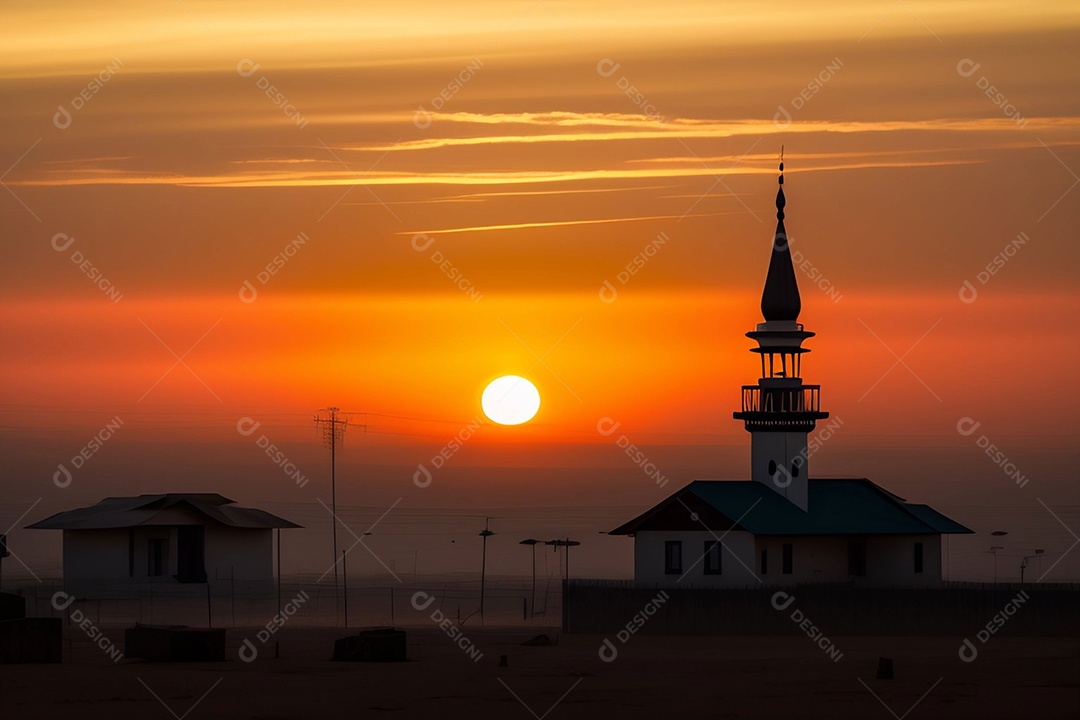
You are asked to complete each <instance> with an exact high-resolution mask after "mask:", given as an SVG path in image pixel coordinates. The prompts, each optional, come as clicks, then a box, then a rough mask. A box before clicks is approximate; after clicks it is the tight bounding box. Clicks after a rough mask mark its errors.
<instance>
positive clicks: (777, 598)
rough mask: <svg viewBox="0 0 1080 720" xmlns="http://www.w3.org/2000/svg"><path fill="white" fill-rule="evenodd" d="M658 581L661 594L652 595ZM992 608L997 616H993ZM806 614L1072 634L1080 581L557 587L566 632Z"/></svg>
mask: <svg viewBox="0 0 1080 720" xmlns="http://www.w3.org/2000/svg"><path fill="white" fill-rule="evenodd" d="M661 590H663V592H664V593H665V594H666V596H667V597H666V598H662V599H660V600H661V601H660V602H657V600H658V595H659V594H660V592H661ZM1022 593H1023V595H1022ZM647 606H648V607H647ZM646 609H647V610H648V612H645V611H646ZM995 617H1000V618H1001V620H1002V621H1003V622H1002V623H1001V624H1000V626H998V624H997V622H996V621H995ZM803 620H808V621H809V623H810V624H812V625H813V626H814V627H815V628H818V629H820V631H821V632H823V633H826V634H828V635H830V636H835V635H956V636H958V637H964V636H966V635H971V634H974V633H975V632H977V631H979V630H980V629H982V628H984V627H985V626H986V625H987V623H993V624H994V625H995V627H994V634H1002V635H1016V636H1047V635H1061V636H1068V635H1070V634H1071V635H1077V634H1080V585H1035V584H1019V583H1010V584H998V585H988V584H981V583H963V584H955V585H945V586H943V587H939V588H930V589H916V588H911V589H908V588H865V587H855V586H851V585H846V584H836V585H832V584H829V585H825V584H823V585H799V586H793V587H759V588H750V589H719V588H716V589H712V588H658V587H640V586H637V587H636V586H634V584H633V583H632V582H610V581H608V582H605V581H588V580H579V581H574V580H572V581H570V583H569V585H568V586H567V587H565V588H564V593H563V632H566V633H571V632H573V633H582V634H611V633H616V632H618V631H620V630H623V629H627V627H628V625H632V626H634V629H633V632H635V633H642V634H650V635H690V634H694V635H789V634H800V633H803V634H805V633H806V632H807V631H806V629H805V628H803V627H800V623H801V622H803Z"/></svg>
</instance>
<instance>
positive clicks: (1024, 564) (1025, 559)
mask: <svg viewBox="0 0 1080 720" xmlns="http://www.w3.org/2000/svg"><path fill="white" fill-rule="evenodd" d="M1042 554H1043V549H1042V548H1035V554H1034V555H1025V556H1024V557H1023V558H1021V559H1020V583H1021V584H1023V582H1024V568H1026V567H1027V566H1028V560H1030V559H1031V558H1033V557H1038V558H1040V559H1039V568H1040V569H1041V568H1042V559H1041V557H1040V556H1041V555H1042Z"/></svg>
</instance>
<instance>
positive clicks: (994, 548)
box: [990, 545, 1005, 586]
mask: <svg viewBox="0 0 1080 720" xmlns="http://www.w3.org/2000/svg"><path fill="white" fill-rule="evenodd" d="M1004 549H1005V548H1004V547H1003V546H1001V545H991V546H990V552H991V553H993V555H994V585H995V586H996V585H997V554H998V550H1004Z"/></svg>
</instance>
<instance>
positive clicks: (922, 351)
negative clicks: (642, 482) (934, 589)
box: [0, 0, 1080, 502]
mask: <svg viewBox="0 0 1080 720" xmlns="http://www.w3.org/2000/svg"><path fill="white" fill-rule="evenodd" d="M1078 26H1080V13H1078V12H1077V8H1076V5H1075V3H1071V2H1043V3H1036V4H1028V5H1024V6H1019V5H1017V4H1016V3H1015V2H992V3H987V2H944V3H930V2H909V3H900V4H893V3H889V2H882V3H864V2H849V3H843V2H841V3H837V2H807V3H798V4H790V5H788V6H779V5H775V4H762V3H757V2H736V3H714V2H701V3H682V2H675V3H671V2H669V3H664V4H663V5H662V7H661V6H658V5H657V4H656V3H654V2H628V3H623V4H622V9H621V10H620V11H619V12H613V11H612V9H611V7H610V6H609V5H606V4H603V3H596V4H581V3H569V2H554V1H551V0H548V1H546V2H543V3H532V2H510V3H480V2H465V3H450V4H447V3H430V2H396V3H392V4H390V5H387V6H385V7H383V8H381V9H374V7H373V6H371V4H370V3H362V4H355V3H352V4H346V3H342V4H340V5H339V4H335V3H328V2H321V1H318V0H316V1H315V2H307V3H303V4H302V5H300V6H298V5H296V4H295V3H285V2H279V3H260V4H259V5H258V8H257V9H253V8H251V7H249V6H248V5H245V4H233V3H212V2H195V1H188V2H185V3H180V4H177V5H170V4H169V3H162V4H160V5H158V4H146V3H142V2H139V3H136V2H127V3H109V4H108V5H106V6H101V5H94V6H92V7H91V6H87V5H85V4H83V3H66V4H65V3H59V4H57V3H53V4H49V5H41V4H39V3H34V2H29V1H28V2H22V3H9V4H8V7H7V9H6V11H5V22H4V23H3V26H2V27H0V127H2V129H3V132H2V133H0V153H2V156H3V163H4V165H3V168H0V170H3V169H7V172H6V174H4V176H3V178H2V179H3V183H4V184H5V187H6V188H7V190H6V191H5V192H3V193H0V228H2V231H3V238H4V254H5V257H4V263H3V264H2V270H0V272H3V280H4V282H3V283H2V284H0V299H2V301H3V305H2V308H0V331H2V334H3V344H2V346H0V370H2V372H3V378H4V381H3V385H2V387H0V412H2V413H3V415H4V423H3V424H4V427H5V432H6V433H7V440H6V441H5V447H6V451H7V452H8V453H9V454H13V455H19V454H20V453H21V452H22V451H23V445H24V442H23V440H24V438H31V437H32V438H35V442H37V440H36V439H40V438H43V437H48V436H49V434H50V433H53V432H54V431H55V441H53V444H52V445H49V444H48V442H49V441H46V445H45V447H46V449H45V450H42V451H41V452H38V451H37V450H35V453H36V454H35V455H34V456H33V458H32V459H26V458H23V460H25V462H22V463H21V464H19V465H18V467H20V468H22V470H21V472H23V473H27V472H28V473H30V474H31V475H32V477H30V478H26V477H18V478H16V477H14V476H13V475H11V474H9V475H8V477H6V478H4V481H5V482H6V483H11V484H12V486H13V487H14V486H16V484H17V483H18V484H19V485H18V487H19V488H21V489H19V490H17V491H16V492H15V495H16V496H19V497H21V496H22V495H25V496H26V497H28V498H31V499H32V498H33V497H34V496H36V495H38V494H39V491H38V489H33V488H34V485H33V484H34V483H37V484H38V485H43V486H46V487H47V486H48V485H49V477H50V476H51V472H52V468H54V467H55V463H56V462H59V461H61V460H63V459H64V458H67V457H69V456H70V454H71V453H72V452H73V450H77V449H78V447H79V446H80V445H81V444H82V443H83V442H85V438H88V437H89V436H90V435H92V434H93V433H94V432H96V431H97V430H98V429H99V428H100V427H101V426H102V425H103V424H104V423H105V422H106V421H107V420H109V419H110V418H113V417H116V416H120V417H123V418H125V422H126V423H127V424H126V426H125V427H126V428H135V429H137V430H138V432H132V433H130V434H129V435H128V438H129V439H123V437H121V436H120V435H118V439H117V441H116V442H115V444H114V446H112V447H110V448H108V449H107V450H108V452H111V453H115V454H116V457H122V456H123V454H124V453H125V452H130V453H131V457H132V458H136V457H141V456H140V455H138V452H137V448H136V447H135V446H137V445H138V444H140V443H168V442H178V443H179V442H187V441H192V442H194V441H196V440H197V441H199V442H211V443H221V444H222V446H223V447H225V446H229V447H232V446H233V445H235V446H236V447H238V448H241V449H239V450H237V451H236V452H238V453H239V452H244V451H245V450H246V449H247V448H246V446H245V445H244V444H243V441H242V440H241V439H238V437H237V435H236V433H235V430H234V424H235V421H236V418H238V417H241V416H252V417H256V416H257V417H260V418H264V419H265V422H266V423H267V427H275V428H276V432H278V433H279V434H280V436H281V437H283V438H287V439H289V441H291V442H295V443H298V444H302V443H309V444H310V442H311V437H312V436H311V431H310V429H309V428H308V419H309V416H310V414H311V412H312V411H314V410H315V409H316V408H319V407H322V406H325V405H328V404H331V403H333V404H337V405H339V406H341V407H343V408H346V409H350V410H354V411H356V412H357V413H358V414H357V415H356V416H355V420H356V421H357V422H363V421H364V420H366V421H367V424H368V428H369V430H371V435H370V436H369V438H368V439H366V440H365V442H366V443H368V444H369V445H370V450H369V452H370V453H371V454H370V455H369V457H370V458H372V460H371V461H372V462H380V461H381V460H385V461H386V463H387V464H393V463H399V464H400V465H401V466H402V467H403V468H405V467H409V466H411V465H412V464H414V463H415V462H416V461H417V460H416V458H419V459H420V460H422V459H424V458H426V457H428V456H429V454H430V450H431V448H432V447H436V448H437V447H439V446H440V445H442V444H443V443H445V442H446V441H447V440H449V439H450V438H451V437H452V436H453V435H454V434H455V433H456V432H458V430H459V429H460V428H461V427H462V426H463V425H465V424H467V423H468V422H469V421H470V420H471V419H472V418H475V417H476V416H477V415H479V413H480V407H479V400H480V391H481V390H482V389H483V386H484V384H485V383H486V382H487V381H489V380H490V379H492V378H494V377H496V376H498V375H502V374H527V375H528V377H530V378H531V379H532V380H533V381H534V382H535V383H536V385H537V386H538V387H539V388H540V392H541V396H542V398H543V404H542V407H541V411H540V414H539V415H538V417H537V418H536V420H535V421H534V422H533V423H531V424H529V425H526V426H522V427H518V428H503V427H494V426H488V427H484V428H483V429H482V430H481V432H480V433H479V434H478V435H477V438H476V440H475V441H473V442H474V445H475V448H474V450H472V451H471V452H470V455H469V460H468V462H470V463H473V464H477V465H485V464H486V465H499V464H500V463H503V462H508V460H507V458H508V457H509V456H508V455H506V454H505V452H504V451H505V449H506V448H507V447H522V443H524V447H528V446H534V447H541V446H542V447H545V448H547V447H549V446H550V447H553V448H555V449H554V450H552V451H551V452H550V453H548V452H547V451H545V455H544V457H543V462H544V463H546V464H551V465H573V464H574V463H575V462H577V460H576V458H577V456H576V455H575V454H574V451H573V450H572V447H573V446H577V445H581V444H583V443H584V444H598V445H603V444H606V443H609V442H610V440H609V439H607V438H603V437H601V436H598V434H597V433H596V432H595V425H596V422H597V420H598V419H599V418H602V417H611V418H617V419H618V420H620V421H621V422H623V423H624V424H625V428H626V429H628V431H629V430H633V431H634V432H635V433H637V437H641V438H642V439H643V442H645V441H647V442H653V443H657V444H675V445H688V446H701V447H711V446H714V445H730V446H739V447H744V446H746V445H747V443H748V438H747V437H746V435H745V433H744V432H743V430H742V429H741V427H740V426H739V424H738V423H735V422H734V421H733V420H731V416H730V413H731V412H732V411H733V410H734V409H736V405H737V403H738V399H739V391H738V386H739V385H742V384H744V383H753V382H754V381H755V380H756V376H757V373H756V365H755V362H756V360H755V357H754V356H752V355H751V354H750V353H749V352H747V350H748V348H749V346H750V341H749V340H747V339H746V338H745V337H744V336H743V333H744V332H746V331H748V330H751V329H752V328H753V325H754V323H756V322H758V321H759V319H760V315H759V310H758V298H759V296H760V290H761V285H762V283H763V281H764V277H765V271H766V267H767V262H768V248H769V243H770V240H771V237H772V232H773V228H774V222H775V221H774V219H773V217H774V215H773V213H774V212H775V211H774V208H773V197H774V194H775V188H776V178H775V169H776V161H777V155H778V153H779V150H780V146H781V145H782V144H783V145H784V146H785V148H786V152H785V159H786V162H787V168H788V173H787V184H786V186H785V187H786V190H787V197H788V207H787V213H788V214H787V218H788V220H787V226H788V230H789V231H790V232H791V234H792V237H793V240H794V243H793V246H792V247H793V250H794V251H795V252H796V254H797V255H796V261H797V264H799V263H804V264H803V267H802V270H801V271H800V272H799V282H800V284H801V288H802V296H803V308H804V311H803V315H802V318H801V320H802V321H803V322H804V323H806V325H807V328H808V329H810V330H813V331H815V332H817V333H818V336H817V337H815V338H813V339H812V340H811V341H809V342H808V343H807V345H808V347H810V348H811V349H812V350H813V353H812V354H811V355H810V356H809V357H808V358H807V360H806V361H805V363H804V376H805V377H806V379H807V381H808V382H815V383H821V384H822V386H823V391H822V405H823V407H824V408H825V409H827V410H829V411H831V412H832V413H833V414H834V416H839V417H843V418H845V420H846V421H847V425H846V427H845V432H844V439H843V440H842V441H841V445H847V444H851V445H852V446H854V445H856V444H858V442H860V440H859V439H860V438H862V440H863V441H865V442H871V441H872V442H879V441H881V439H882V438H896V437H899V438H909V439H910V438H915V439H914V440H910V442H913V443H915V444H918V443H919V442H926V443H935V442H938V440H940V439H941V438H945V439H947V440H948V441H949V442H953V441H955V442H956V443H957V447H958V449H957V451H956V452H957V453H961V456H963V455H962V454H963V453H971V452H972V449H971V448H970V447H969V445H970V442H969V441H967V440H962V439H958V438H957V436H956V433H955V424H956V421H957V419H958V418H960V417H973V418H978V419H979V420H980V421H982V422H983V423H984V424H985V425H986V427H987V428H990V429H992V431H993V434H994V436H995V437H1000V438H1009V439H1010V442H1011V443H1012V445H1011V446H1012V447H1015V448H1038V447H1054V448H1059V449H1062V448H1065V449H1070V448H1074V447H1075V437H1076V430H1077V423H1076V420H1075V417H1076V413H1075V410H1074V408H1075V406H1076V404H1077V401H1078V400H1080V384H1078V383H1077V380H1076V372H1075V368H1076V365H1077V359H1078V355H1080V353H1078V352H1077V350H1078V348H1077V341H1076V334H1075V332H1074V331H1073V330H1072V329H1071V327H1070V324H1069V323H1070V320H1069V318H1072V317H1074V316H1075V315H1076V314H1077V311H1078V310H1080V301H1078V299H1077V296H1076V294H1075V272H1076V267H1077V261H1078V259H1080V253H1078V251H1077V243H1076V239H1077V227H1080V190H1076V189H1075V185H1076V184H1077V183H1078V182H1080V181H1078V173H1077V171H1078V170H1080V148H1078V144H1080V132H1078V131H1080V101H1078V100H1077V95H1076V92H1075V90H1076V87H1078V84H1080V62H1078V61H1077V57H1076V50H1075V39H1076V32H1077V29H1078ZM991 85H992V86H993V88H994V89H993V90H990V93H991V95H992V96H988V95H987V92H988V87H989V86H991ZM268 93H269V94H268ZM996 93H1000V95H997V94H996ZM9 167H10V169H8V168H9ZM1021 234H1023V235H1022V236H1021ZM658 237H663V238H664V239H665V242H663V243H662V244H655V245H653V243H654V242H655V241H656V240H657V238H658ZM1018 237H1022V238H1023V241H1022V242H1017V238H1018ZM297 238H301V241H297ZM429 243H430V244H429ZM642 253H646V254H647V258H646V260H647V261H646V262H645V263H644V264H643V265H642V266H641V267H640V268H638V271H637V272H636V273H635V274H633V275H632V276H627V281H626V282H625V283H624V282H622V281H621V280H620V275H619V273H620V272H621V271H624V270H625V269H626V266H627V265H628V264H631V263H633V261H634V258H635V257H636V256H638V255H639V254H642ZM1002 253H1006V254H1007V257H1006V258H1005V259H1006V262H1004V263H1003V264H1002V265H1001V266H1000V267H999V268H997V270H998V272H996V273H995V274H993V275H992V276H990V275H986V280H987V281H986V282H985V283H984V282H982V281H981V280H980V279H979V273H980V271H984V270H985V269H986V267H987V265H988V264H992V263H993V262H994V259H995V257H996V256H999V255H1000V254H1002ZM279 256H280V259H281V260H282V262H281V263H279V266H278V267H276V268H274V270H275V272H274V273H273V274H272V275H271V274H269V273H266V270H267V266H268V265H269V264H272V263H274V261H275V258H276V257H279ZM260 272H263V273H265V274H264V275H263V276H262V277H260ZM451 276H453V277H451ZM101 278H104V280H101ZM455 278H456V279H460V278H464V279H465V280H462V281H460V282H458V281H457V280H455ZM264 279H265V281H264ZM965 281H968V282H970V283H972V284H973V286H974V287H975V288H976V289H977V291H978V296H977V298H976V300H975V302H972V303H967V302H963V301H962V300H961V298H960V292H961V290H962V288H963V287H964V283H965ZM605 282H607V283H610V284H612V286H613V287H615V288H616V290H617V291H618V296H617V298H616V299H615V301H614V302H610V303H608V302H604V301H603V300H602V299H601V290H602V289H603V288H604V287H605ZM245 283H248V285H245ZM245 288H248V289H247V290H246V292H247V295H246V299H248V300H251V299H252V298H254V301H253V302H245V301H244V299H245V298H244V297H242V296H243V293H244V292H245ZM250 288H254V290H255V291H256V292H257V296H256V295H254V294H252V293H251V292H250ZM208 331H209V332H208ZM193 345H194V348H193V349H192V350H191V352H190V354H188V355H186V356H185V355H184V353H185V351H187V350H188V349H189V348H191V347H192V346H193ZM911 348H913V349H911ZM909 349H911V352H910V354H907V355H905V353H906V352H907V351H908V350H909ZM172 352H175V354H176V355H178V356H183V357H184V362H185V363H186V364H187V365H188V366H189V367H190V369H189V368H188V367H185V366H184V365H182V364H181V365H176V366H175V367H174V368H173V369H172V370H171V371H170V372H169V373H168V374H167V375H164V377H163V374H164V373H165V372H166V370H168V369H169V367H170V366H171V365H173V363H174V362H175V359H176V358H175V356H174V355H173V354H171V353H172ZM894 353H895V355H894ZM897 356H900V357H903V358H904V362H905V363H906V364H907V365H908V366H910V370H909V369H908V367H905V366H904V365H902V364H901V365H896V366H895V367H892V369H890V367H891V366H894V363H895V362H896V358H897ZM538 358H540V360H538ZM886 373H887V374H886ZM883 376H884V379H883ZM364 413H368V414H366V415H365V414H364ZM80 438H83V439H80ZM136 438H137V439H136ZM875 439H876V440H875ZM35 447H36V446H35ZM409 447H415V448H417V449H416V450H415V452H413V453H412V454H410V453H409V451H408V448H409ZM50 448H51V449H50ZM402 448H404V450H402ZM484 448H487V450H484ZM500 448H502V450H500ZM103 452H104V451H103ZM381 452H385V453H386V455H385V456H380V455H379V453H381ZM1074 454H1075V453H1074ZM27 457H29V456H27ZM237 457H239V456H237ZM979 457H980V455H979V451H978V450H977V449H975V450H974V457H973V458H972V463H973V469H972V471H971V474H970V476H969V477H967V478H966V479H965V482H972V483H974V482H977V481H978V480H977V479H978V478H980V477H983V478H985V477H996V476H995V473H998V474H1000V470H999V469H998V468H995V467H994V466H993V464H992V463H990V462H989V461H987V462H984V463H983V465H979V464H978V460H979ZM983 459H984V460H985V458H983ZM133 462H134V460H133ZM189 462H190V464H191V467H193V468H196V467H199V458H195V457H192V458H190V459H189ZM695 462H696V461H695ZM618 463H619V458H613V459H612V460H611V464H612V465H617V464H618ZM691 464H693V463H691ZM984 466H985V467H984ZM695 467H696V466H695ZM834 467H841V468H842V469H844V470H846V471H847V472H848V473H849V474H857V475H869V476H871V477H873V476H874V475H875V472H876V468H874V467H850V468H848V467H846V466H845V465H844V464H843V463H835V464H834ZM630 471H631V472H636V468H633V467H632V466H631V467H630ZM715 474H716V475H717V476H725V477H737V476H740V475H744V474H745V473H744V472H743V470H742V468H740V467H737V466H733V467H727V466H725V467H717V468H716V471H715ZM27 480H29V481H30V487H29V488H28V487H27V486H26V485H23V484H22V483H24V481H27ZM237 487H239V488H241V489H243V488H245V487H246V485H245V484H244V483H243V482H239V481H238V483H237ZM109 492H110V490H109V488H108V487H104V486H102V487H95V488H94V491H92V492H89V494H90V495H91V496H93V495H97V496H99V497H100V496H101V495H105V494H108V493H109ZM517 499H518V500H519V501H523V502H527V501H528V496H527V494H523V495H521V496H519V497H518V498H517Z"/></svg>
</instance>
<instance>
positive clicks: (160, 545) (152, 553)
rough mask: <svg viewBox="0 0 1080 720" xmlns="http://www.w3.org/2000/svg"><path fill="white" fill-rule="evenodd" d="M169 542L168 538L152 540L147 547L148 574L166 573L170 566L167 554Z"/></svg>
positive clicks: (155, 575) (158, 575) (153, 575)
mask: <svg viewBox="0 0 1080 720" xmlns="http://www.w3.org/2000/svg"><path fill="white" fill-rule="evenodd" d="M168 542H169V541H168V540H165V539H162V538H154V539H151V540H150V544H149V545H148V546H147V549H146V574H147V575H149V576H150V577H160V576H162V575H164V574H165V572H166V569H167V568H168V556H167V554H166V549H167V548H168Z"/></svg>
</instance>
